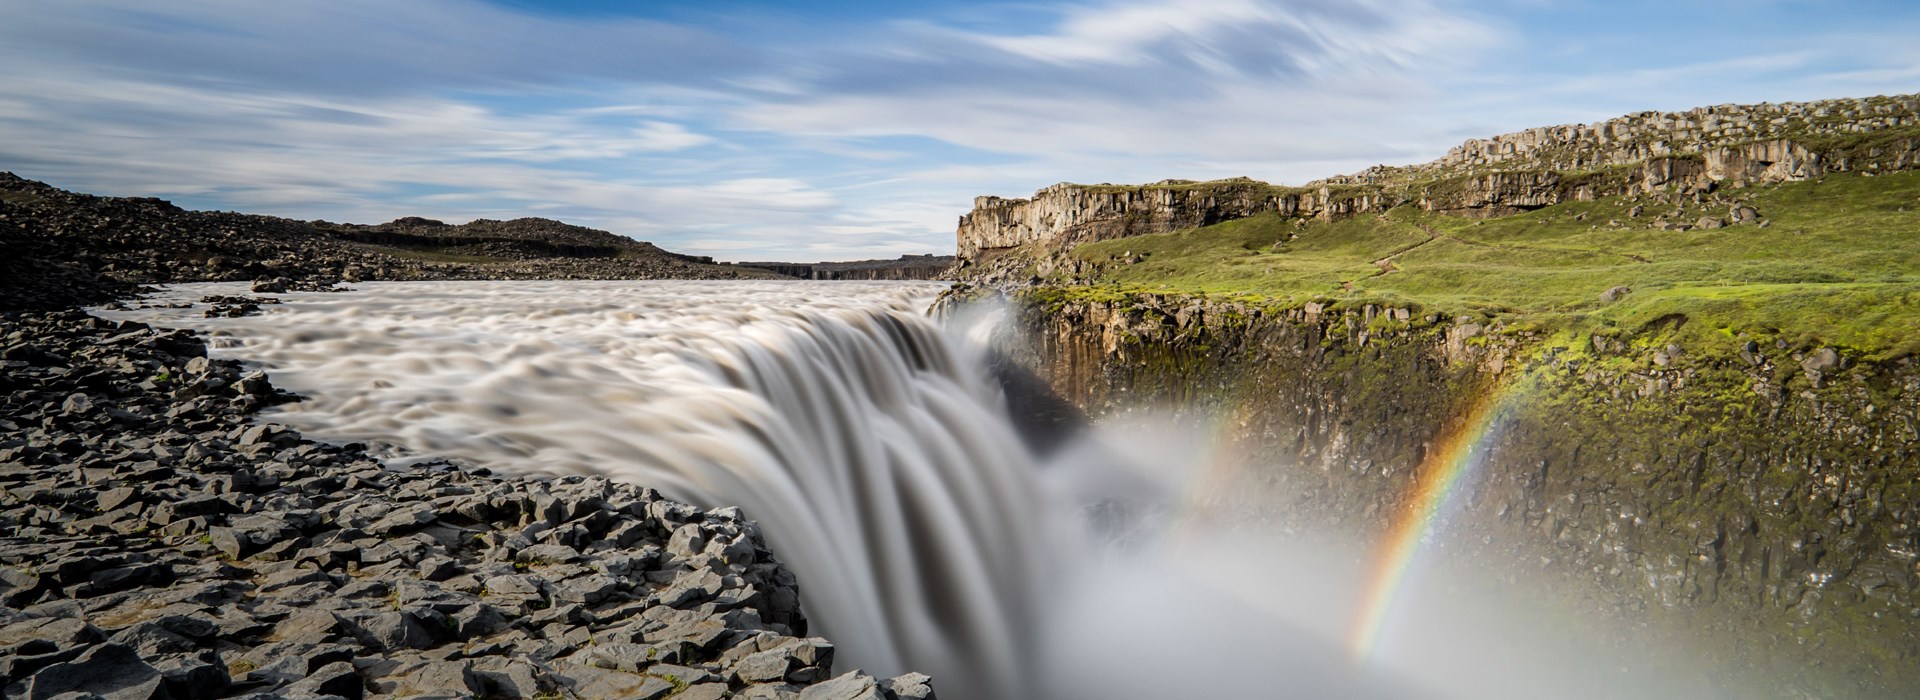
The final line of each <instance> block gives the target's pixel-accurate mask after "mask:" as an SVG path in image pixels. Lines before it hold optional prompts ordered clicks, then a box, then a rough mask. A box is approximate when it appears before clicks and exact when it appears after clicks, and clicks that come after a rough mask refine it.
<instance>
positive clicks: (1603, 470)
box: [1008, 290, 1920, 697]
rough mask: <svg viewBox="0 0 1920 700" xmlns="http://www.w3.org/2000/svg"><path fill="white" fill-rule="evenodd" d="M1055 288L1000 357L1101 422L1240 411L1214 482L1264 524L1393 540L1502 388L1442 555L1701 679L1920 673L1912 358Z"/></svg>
mask: <svg viewBox="0 0 1920 700" xmlns="http://www.w3.org/2000/svg"><path fill="white" fill-rule="evenodd" d="M1046 294H1047V291H1046V290H1037V291H1035V292H1033V293H1030V294H1029V295H1028V296H1027V297H1025V299H1024V305H1023V306H1022V307H1021V308H1023V309H1024V314H1023V319H1024V321H1023V324H1022V325H1023V326H1024V330H1025V335H1023V336H1021V337H1019V338H1017V339H1010V340H1009V341H1008V342H1009V343H1010V347H1009V348H1008V349H1009V350H1010V352H1011V353H1012V354H1013V355H1014V356H1016V357H1018V358H1020V359H1021V360H1022V361H1023V362H1025V363H1026V364H1028V365H1029V366H1031V367H1034V368H1036V370H1037V371H1038V372H1039V373H1040V375H1041V376H1042V377H1044V378H1046V379H1047V380H1048V381H1049V383H1050V384H1051V385H1052V386H1053V387H1054V389H1055V390H1057V391H1058V392H1060V393H1061V395H1063V396H1065V397H1066V398H1068V399H1069V400H1071V401H1073V402H1074V403H1076V404H1078V405H1080V406H1081V407H1084V408H1085V409H1087V410H1088V411H1089V413H1091V414H1093V415H1094V416H1096V417H1097V416H1101V415H1109V414H1115V413H1120V412H1124V411H1127V410H1130V409H1133V408H1137V407H1142V406H1151V405H1162V406H1172V407H1174V408H1175V409H1177V410H1180V411H1183V412H1185V413H1186V414H1188V415H1194V416H1206V417H1209V418H1210V419H1213V420H1216V421H1218V422H1219V423H1222V424H1224V425H1222V426H1216V427H1223V428H1224V430H1225V431H1226V434H1227V436H1228V443H1229V446H1228V447H1227V448H1225V450H1224V451H1225V452H1226V453H1228V454H1234V455H1238V456H1237V457H1236V458H1235V459H1236V460H1237V462H1236V464H1235V466H1236V470H1235V472H1234V473H1236V474H1239V475H1240V481H1239V482H1237V483H1234V484H1231V485H1226V486H1224V487H1222V488H1220V489H1219V491H1220V492H1223V493H1230V494H1235V498H1236V499H1237V501H1238V504H1239V505H1241V506H1244V507H1247V508H1249V509H1251V510H1252V512H1250V513H1249V515H1248V517H1250V518H1259V519H1274V520H1281V521H1286V520H1288V519H1293V520H1298V521H1303V522H1309V523H1314V524H1320V525H1326V524H1332V525H1333V526H1335V527H1336V528H1338V529H1341V530H1345V531H1352V532H1362V533H1365V532H1379V531H1381V530H1383V529H1384V528H1385V526H1386V525H1387V523H1388V522H1389V521H1391V520H1392V519H1393V517H1392V514H1394V513H1396V512H1399V510H1401V509H1403V508H1405V507H1407V505H1408V503H1409V500H1410V498H1411V497H1412V493H1413V492H1414V489H1413V488H1412V487H1413V485H1414V483H1415V481H1416V480H1417V479H1418V478H1420V476H1421V475H1422V473H1423V472H1424V471H1425V470H1429V469H1432V468H1433V465H1431V464H1427V459H1428V455H1429V453H1430V452H1432V451H1434V450H1437V449H1440V446H1441V444H1442V443H1443V442H1444V441H1445V440H1446V438H1447V434H1448V432H1449V427H1448V426H1450V425H1453V424H1457V423H1459V422H1460V420H1461V416H1462V414H1463V413H1464V412H1465V411H1466V410H1467V409H1468V407H1469V406H1471V405H1473V404H1475V403H1476V401H1477V400H1478V399H1480V398H1481V397H1483V396H1486V395H1488V394H1490V393H1495V394H1499V395H1500V396H1503V397H1507V398H1506V400H1504V401H1503V405H1504V406H1506V408H1503V409H1502V413H1501V418H1500V419H1499V420H1498V421H1495V425H1496V426H1497V429H1496V430H1494V431H1492V432H1489V433H1488V434H1487V435H1486V436H1485V442H1484V446H1483V447H1484V449H1486V450H1487V458H1486V462H1485V463H1484V464H1483V465H1482V466H1481V467H1480V468H1479V471H1477V472H1474V473H1472V474H1471V475H1470V477H1469V479H1470V481H1469V482H1468V483H1467V485H1466V487H1465V488H1466V491H1465V493H1466V494H1468V495H1467V496H1465V497H1464V503H1463V504H1462V512H1461V514H1460V515H1459V516H1457V518H1456V520H1455V521H1454V525H1453V527H1452V528H1451V530H1450V531H1449V532H1446V533H1441V534H1440V535H1437V536H1443V537H1445V538H1447V539H1446V542H1447V544H1446V545H1445V546H1447V547H1449V548H1450V551H1458V552H1462V553H1463V554H1462V556H1469V557H1473V558H1475V559H1477V560H1479V561H1481V562H1483V563H1484V565H1485V568H1486V571H1487V572H1488V576H1489V577H1498V578H1500V579H1502V580H1505V579H1506V578H1508V577H1520V578H1526V579H1533V580H1541V581H1547V582H1550V585H1551V586H1553V587H1556V588H1557V590H1561V591H1563V592H1564V593H1565V595H1566V596H1567V597H1569V598H1574V599H1580V600H1582V601H1585V603H1584V604H1585V605H1586V607H1587V609H1586V610H1585V612H1586V613H1587V614H1590V615H1593V616H1597V617H1603V618H1615V619H1624V620H1630V621H1632V622H1633V624H1636V625H1640V626H1642V627H1644V628H1645V629H1647V630H1649V631H1648V632H1647V633H1648V634H1649V635H1658V636H1661V637H1665V638H1668V639H1679V640H1684V643H1688V644H1693V645H1697V648H1699V649H1701V650H1702V651H1703V652H1704V653H1706V654H1707V656H1708V660H1707V662H1706V663H1707V665H1709V666H1712V667H1713V668H1712V669H1707V670H1703V671H1702V672H1704V673H1711V674H1720V675H1721V676H1723V677H1725V678H1735V677H1746V678H1749V679H1750V678H1751V677H1753V676H1754V675H1755V674H1763V675H1764V674H1767V673H1768V671H1769V669H1772V668H1793V669H1800V668H1806V667H1807V666H1808V665H1809V662H1810V660H1811V661H1812V662H1815V663H1818V664H1819V666H1818V667H1817V668H1815V669H1814V670H1812V671H1809V672H1807V673H1805V674H1803V675H1801V676H1799V677H1797V678H1795V679H1792V680H1791V681H1789V684H1790V686H1791V687H1789V688H1783V689H1779V690H1780V692H1781V694H1782V695H1783V696H1796V697H1798V696H1802V695H1804V696H1806V697H1833V696H1841V697H1882V696H1888V697H1891V696H1894V695H1899V694H1900V693H1903V692H1906V691H1909V690H1912V689H1914V688H1920V672H1916V667H1915V666H1914V664H1913V663H1912V659H1913V657H1914V656H1916V655H1917V654H1920V629H1917V628H1915V627H1914V625H1913V624H1912V620H1913V619H1914V618H1915V617H1920V569H1917V568H1916V566H1917V565H1920V508H1916V506H1915V504H1916V503H1920V485H1917V484H1920V367H1916V364H1915V362H1914V360H1913V359H1912V358H1907V359H1902V360H1898V361H1893V362H1888V363H1879V364H1875V363H1867V362H1859V363H1856V362H1854V361H1853V360H1851V359H1849V358H1848V357H1846V356H1845V355H1843V354H1840V353H1836V352H1833V351H1832V350H1829V349H1801V350H1789V349H1786V348H1781V347H1776V346H1759V345H1757V344H1754V345H1750V346H1748V347H1747V348H1744V349H1743V350H1742V352H1741V354H1740V358H1739V359H1736V360H1731V361H1724V360H1723V361H1707V360H1693V359H1691V356H1690V354H1689V353H1688V350H1687V348H1684V347H1679V346H1677V345H1667V346H1665V347H1660V346H1658V344H1655V345H1654V346H1653V347H1656V348H1658V349H1657V350H1652V351H1645V350H1639V351H1636V350H1629V349H1628V348H1627V346H1625V345H1623V344H1621V343H1619V342H1617V341H1609V340H1607V339H1604V338H1602V339H1596V340H1594V342H1592V343H1591V344H1588V345H1583V346H1581V347H1577V348H1573V347H1554V346H1553V343H1552V342H1549V340H1548V339H1545V338H1540V337H1535V336H1531V335H1529V334H1527V333H1525V332H1520V331H1517V330H1513V329H1506V328H1501V327H1499V326H1498V325H1497V323H1492V322H1489V321H1486V320H1484V319H1477V318H1466V317H1462V318H1457V319H1447V318H1435V317H1431V316H1423V315H1422V314H1421V313H1420V312H1417V311H1414V310H1412V309H1406V308H1398V309H1396V308H1386V307H1381V306H1373V305H1368V306H1363V307H1359V308H1352V309H1344V308H1326V307H1322V306H1321V305H1318V304H1308V305H1306V306H1305V307H1304V308H1293V309H1286V308H1280V307H1260V306H1257V305H1248V304H1240V303H1227V302H1219V301H1203V300H1198V299H1189V298H1179V297H1165V296H1152V295H1138V296H1133V297H1129V298H1126V299H1122V300H1117V301H1074V300H1071V299H1070V298H1062V297H1053V298H1050V297H1048V296H1046ZM1063 299H1065V300H1063ZM1646 641H1647V640H1633V641H1631V642H1630V643H1636V644H1639V643H1646ZM1795 693H1799V694H1801V695H1795Z"/></svg>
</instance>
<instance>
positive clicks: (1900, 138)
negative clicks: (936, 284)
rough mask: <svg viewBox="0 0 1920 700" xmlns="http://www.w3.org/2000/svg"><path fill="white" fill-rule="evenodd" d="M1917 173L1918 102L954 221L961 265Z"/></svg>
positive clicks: (1662, 118) (1053, 190)
mask: <svg viewBox="0 0 1920 700" xmlns="http://www.w3.org/2000/svg"><path fill="white" fill-rule="evenodd" d="M1916 167H1920V95H1904V96H1896V97H1876V98H1868V99H1845V100H1827V101H1821V102H1803V103H1784V104H1761V105H1723V106H1717V107H1703V108H1699V109H1694V110H1690V111H1686V112H1642V113H1639V114H1633V115H1628V116H1625V117H1620V118H1618V119H1612V120H1608V121H1604V122H1598V123H1595V124H1586V125H1568V126H1556V127H1542V128H1537V129H1528V130H1526V131H1521V132H1515V133H1512V134H1505V135H1501V136H1495V137H1493V138H1490V139H1474V140H1470V141H1467V142H1466V143H1464V144H1462V145H1460V146H1457V147H1455V148H1453V149H1452V150H1451V151H1449V152H1448V153H1447V155H1446V156H1445V157H1442V158H1441V159H1439V160H1437V161H1434V162H1431V163H1427V164H1424V165H1415V166H1405V167H1389V166H1378V167H1374V168H1369V169H1367V170H1365V171H1363V172H1360V173H1356V174H1353V175H1344V176H1339V177H1332V178H1327V179H1325V180H1319V181H1315V182H1311V183H1308V184H1307V185H1306V186H1305V187H1285V186H1278V185H1270V184H1267V183H1264V182H1260V181H1257V180H1252V179H1247V178H1235V179H1229V180H1215V181H1210V182H1193V181H1185V180H1167V181H1162V182H1158V183H1153V184H1150V185H1078V184H1072V183H1060V184H1057V185H1053V186H1050V187H1047V188H1045V189H1042V190H1040V191H1039V192H1036V193H1035V194H1034V196H1033V197H1031V198H1025V199H1018V198H1003V197H978V198H976V199H975V200H974V206H973V210H972V211H970V212H968V213H967V214H965V215H963V216H961V217H960V223H959V227H958V230H957V232H956V246H957V249H958V255H959V257H960V267H959V268H958V269H959V270H960V271H962V272H963V274H962V277H963V278H965V277H966V275H965V274H964V273H965V271H967V270H969V269H974V270H978V269H979V267H978V266H977V265H976V263H979V262H983V261H988V260H991V259H994V258H996V257H998V256H1002V255H1007V254H1009V253H1012V254H1016V255H1023V256H1027V257H1036V258H1037V257H1045V256H1047V255H1049V254H1051V253H1057V252H1059V251H1063V250H1066V249H1068V248H1071V247H1072V246H1074V245H1078V244H1080V243H1085V242H1088V241H1098V240H1107V239H1112V238H1121V237H1125V236H1135V235H1141V234H1148V233H1161V232H1166V231H1174V230H1179V229H1184V228H1193V227H1197V226H1205V225H1208V224H1213V223H1218V222H1220V221H1225V220H1228V219H1236V218H1241V217H1246V216H1251V215H1253V214H1258V213H1262V212H1269V211H1278V212H1280V213H1282V214H1284V215H1287V216H1300V217H1320V218H1333V217H1341V216H1350V215H1353V214H1358V213H1366V212H1379V211H1385V210H1387V209H1391V208H1393V207H1396V206H1402V205H1408V204H1412V205H1417V206H1419V207H1421V208H1423V209H1426V210H1429V211H1445V212H1449V213H1454V214H1461V215H1469V216H1500V215H1505V214H1511V213H1514V212H1517V211H1523V210H1527V209H1535V208H1539V207H1544V206H1548V205H1552V204H1556V203H1559V202H1563V201H1570V200H1575V201H1577V200H1588V199H1593V198H1596V197H1604V196H1609V195H1615V194H1624V193H1628V192H1635V191H1640V192H1651V191H1654V190H1659V189H1665V188H1673V189H1677V190H1679V191H1681V192H1683V193H1686V192H1698V191H1710V190H1712V189H1714V188H1716V187H1719V186H1722V185H1723V184H1724V185H1730V186H1736V187H1743V186H1750V185H1756V184H1766V183H1774V182H1784V181H1790V180H1802V179H1807V178H1817V177H1820V176H1822V175H1824V174H1826V173H1829V172H1876V171H1878V172H1886V171H1893V170H1905V169H1912V168H1916Z"/></svg>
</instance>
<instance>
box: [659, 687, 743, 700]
mask: <svg viewBox="0 0 1920 700" xmlns="http://www.w3.org/2000/svg"><path fill="white" fill-rule="evenodd" d="M725 697H730V695H729V691H728V689H727V684H725V683H701V684H698V685H693V686H689V687H688V688H687V689H686V690H682V691H680V692H679V693H676V694H674V696H673V700H720V699H721V698H725Z"/></svg>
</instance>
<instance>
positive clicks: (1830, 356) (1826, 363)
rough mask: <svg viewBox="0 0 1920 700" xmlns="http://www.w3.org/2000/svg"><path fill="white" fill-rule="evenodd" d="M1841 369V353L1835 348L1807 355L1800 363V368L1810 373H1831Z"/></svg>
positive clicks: (1821, 349)
mask: <svg viewBox="0 0 1920 700" xmlns="http://www.w3.org/2000/svg"><path fill="white" fill-rule="evenodd" d="M1839 367H1840V353H1839V352H1836V351H1835V350H1834V349H1833V348H1820V349H1819V350H1815V351H1813V352H1810V353H1807V358H1806V359H1804V360H1801V361H1800V368H1801V369H1804V370H1806V371H1808V372H1831V371H1833V370H1835V369H1838V368H1839Z"/></svg>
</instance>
